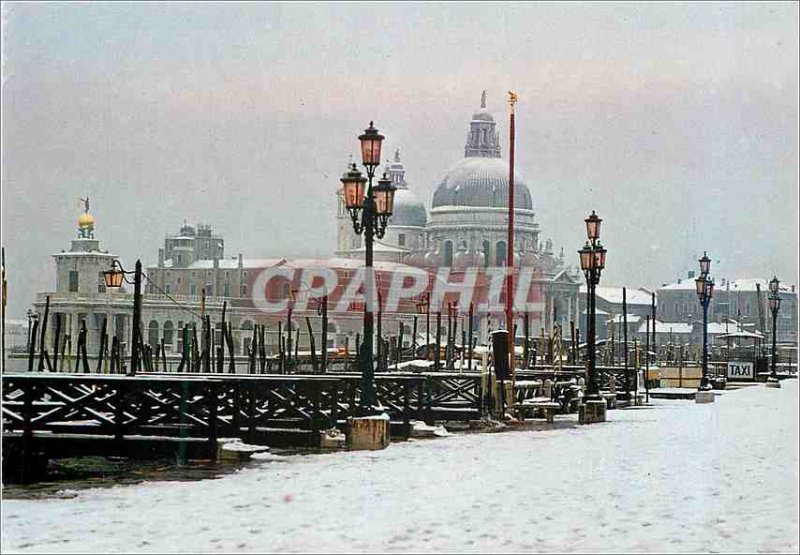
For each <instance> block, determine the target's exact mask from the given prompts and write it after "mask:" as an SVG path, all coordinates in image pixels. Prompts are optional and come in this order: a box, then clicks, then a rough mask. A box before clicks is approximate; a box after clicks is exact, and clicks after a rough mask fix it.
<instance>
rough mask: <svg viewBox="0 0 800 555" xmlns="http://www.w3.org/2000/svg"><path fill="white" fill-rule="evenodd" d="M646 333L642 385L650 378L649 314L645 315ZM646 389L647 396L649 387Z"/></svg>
mask: <svg viewBox="0 0 800 555" xmlns="http://www.w3.org/2000/svg"><path fill="white" fill-rule="evenodd" d="M654 325H655V324H654ZM646 331H647V332H648V333H645V342H644V375H645V379H644V383H645V384H647V382H648V381H649V380H648V378H650V333H649V331H650V315H649V314H648V315H647V328H646ZM646 387H647V391H648V394H649V392H650V389H649V386H646Z"/></svg>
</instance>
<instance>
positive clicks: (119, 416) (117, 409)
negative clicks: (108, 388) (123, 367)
mask: <svg viewBox="0 0 800 555" xmlns="http://www.w3.org/2000/svg"><path fill="white" fill-rule="evenodd" d="M126 388H127V383H126V382H124V381H123V380H117V394H116V396H115V397H114V440H115V441H118V442H121V441H122V439H123V437H124V436H125V422H124V420H125V394H126V391H125V389H126Z"/></svg>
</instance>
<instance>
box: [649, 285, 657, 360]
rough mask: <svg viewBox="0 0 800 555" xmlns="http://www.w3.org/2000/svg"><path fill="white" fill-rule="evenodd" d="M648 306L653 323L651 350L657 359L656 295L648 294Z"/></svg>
mask: <svg viewBox="0 0 800 555" xmlns="http://www.w3.org/2000/svg"><path fill="white" fill-rule="evenodd" d="M650 303H651V304H650V306H651V310H650V312H651V315H652V317H651V318H650V319H651V320H652V321H653V350H654V351H655V352H656V359H657V358H658V354H657V353H658V346H657V345H656V294H655V293H651V294H650Z"/></svg>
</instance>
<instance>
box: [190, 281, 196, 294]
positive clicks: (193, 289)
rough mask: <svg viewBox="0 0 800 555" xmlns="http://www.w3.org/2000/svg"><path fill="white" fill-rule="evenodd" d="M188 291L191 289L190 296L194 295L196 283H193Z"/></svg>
mask: <svg viewBox="0 0 800 555" xmlns="http://www.w3.org/2000/svg"><path fill="white" fill-rule="evenodd" d="M190 291H191V293H190V294H191V295H192V296H195V295H197V285H195V284H194V283H193V284H192V287H191V290H190Z"/></svg>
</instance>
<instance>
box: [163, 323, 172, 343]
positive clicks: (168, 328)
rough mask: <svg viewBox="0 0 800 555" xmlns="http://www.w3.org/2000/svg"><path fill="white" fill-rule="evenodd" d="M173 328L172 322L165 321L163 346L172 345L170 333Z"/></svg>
mask: <svg viewBox="0 0 800 555" xmlns="http://www.w3.org/2000/svg"><path fill="white" fill-rule="evenodd" d="M173 329H174V326H173V324H172V320H167V321H166V322H164V344H165V345H172V331H173Z"/></svg>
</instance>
